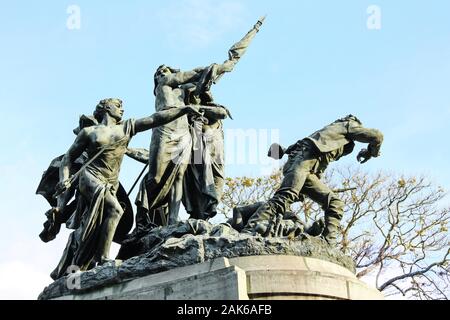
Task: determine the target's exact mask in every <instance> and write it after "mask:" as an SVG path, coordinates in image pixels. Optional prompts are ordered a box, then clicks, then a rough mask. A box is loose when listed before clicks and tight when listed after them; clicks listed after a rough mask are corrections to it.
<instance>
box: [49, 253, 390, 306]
mask: <svg viewBox="0 0 450 320" xmlns="http://www.w3.org/2000/svg"><path fill="white" fill-rule="evenodd" d="M56 299H58V300H91V299H148V300H248V299H251V300H270V299H285V300H330V299H331V300H336V299H345V300H347V299H350V300H361V299H363V300H379V299H383V295H382V294H381V293H380V292H379V291H377V290H376V289H374V288H371V287H369V286H367V285H366V284H364V283H363V282H361V281H359V280H358V279H357V278H356V277H355V275H354V274H353V273H352V272H350V271H349V270H348V269H346V268H344V267H342V266H339V265H337V264H334V263H331V262H328V261H323V260H319V259H314V258H306V257H298V256H286V255H272V256H247V257H237V258H231V259H227V258H216V259H213V260H210V261H207V262H204V263H200V264H196V265H191V266H186V267H180V268H176V269H172V270H169V271H165V272H161V273H157V274H153V275H149V276H145V277H142V278H137V279H134V280H130V281H126V282H123V283H119V284H112V285H110V286H107V287H104V288H101V289H97V290H94V291H91V292H86V293H82V294H74V295H66V296H62V297H59V298H56Z"/></svg>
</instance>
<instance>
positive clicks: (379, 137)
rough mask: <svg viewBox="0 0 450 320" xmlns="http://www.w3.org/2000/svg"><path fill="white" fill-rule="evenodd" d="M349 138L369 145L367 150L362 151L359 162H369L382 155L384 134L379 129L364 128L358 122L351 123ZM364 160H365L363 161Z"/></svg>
mask: <svg viewBox="0 0 450 320" xmlns="http://www.w3.org/2000/svg"><path fill="white" fill-rule="evenodd" d="M348 138H349V139H351V140H354V141H358V142H361V143H368V144H369V145H368V146H367V149H363V150H361V152H360V153H359V154H358V157H357V158H358V161H359V162H361V163H365V162H367V161H368V160H369V159H370V158H372V157H378V156H379V155H380V148H381V144H382V143H383V134H382V133H381V131H379V130H377V129H368V128H364V127H363V126H362V125H360V124H359V123H358V122H356V121H350V123H349V126H348ZM362 158H363V159H362Z"/></svg>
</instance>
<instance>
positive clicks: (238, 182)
mask: <svg viewBox="0 0 450 320" xmlns="http://www.w3.org/2000/svg"><path fill="white" fill-rule="evenodd" d="M323 180H324V181H325V183H326V184H327V185H330V186H331V187H332V188H334V189H336V190H338V191H339V192H340V197H341V199H342V200H343V201H344V202H345V211H344V212H345V215H344V218H343V220H342V222H341V229H340V239H339V241H338V243H339V246H340V248H341V250H342V251H343V252H345V253H346V254H348V255H350V256H351V257H352V258H353V260H354V261H355V264H356V268H357V277H358V278H360V279H362V280H366V282H370V283H374V284H375V286H376V287H377V288H378V290H380V291H381V292H383V294H384V295H385V296H386V297H399V294H400V295H402V296H404V297H406V298H409V299H423V300H427V299H448V298H449V297H450V264H449V262H450V252H449V247H450V242H449V236H448V226H449V222H450V207H449V206H448V205H444V204H443V200H444V197H445V196H446V194H445V191H444V190H443V189H442V188H441V187H438V186H436V185H435V184H433V183H432V182H430V181H429V180H428V179H427V178H425V177H419V178H416V177H403V176H399V175H396V174H390V173H387V172H379V173H377V174H375V175H373V174H369V173H367V172H365V171H363V170H361V169H356V168H355V167H346V168H335V169H331V168H330V170H329V171H328V174H327V175H326V176H325V177H324V178H323ZM281 181H282V173H281V171H277V172H274V173H273V174H272V175H271V176H266V177H261V178H248V177H241V178H234V179H231V178H228V179H227V181H226V187H225V192H224V196H223V199H222V206H221V207H220V212H221V213H222V214H224V215H225V216H226V217H228V218H229V217H230V216H231V214H232V209H233V208H234V207H235V206H243V205H248V204H252V203H255V202H260V201H267V199H269V198H270V197H271V196H272V195H273V193H274V192H275V190H276V189H277V188H278V187H279V185H280V183H281ZM292 211H293V212H295V213H297V214H298V215H299V216H300V217H301V218H302V219H303V221H304V223H305V224H306V225H308V224H312V222H314V221H316V220H318V219H320V218H321V217H323V212H322V210H321V208H319V207H318V206H317V205H316V204H315V203H314V202H313V201H311V200H309V199H306V200H305V201H304V202H303V203H298V204H295V205H293V206H292Z"/></svg>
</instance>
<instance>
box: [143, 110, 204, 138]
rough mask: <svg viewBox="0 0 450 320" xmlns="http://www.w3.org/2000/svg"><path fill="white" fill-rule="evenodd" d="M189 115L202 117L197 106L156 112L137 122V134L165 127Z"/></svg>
mask: <svg viewBox="0 0 450 320" xmlns="http://www.w3.org/2000/svg"><path fill="white" fill-rule="evenodd" d="M189 113H190V114H195V115H198V116H201V114H200V113H199V112H198V108H197V107H195V106H185V107H181V108H172V109H168V110H164V111H160V112H156V113H154V114H153V115H151V116H150V117H146V118H142V119H138V120H136V123H135V128H136V133H137V132H142V131H146V130H149V129H152V128H155V127H159V126H162V125H165V124H167V123H169V122H172V121H173V120H176V119H178V118H180V117H182V116H184V115H186V114H189Z"/></svg>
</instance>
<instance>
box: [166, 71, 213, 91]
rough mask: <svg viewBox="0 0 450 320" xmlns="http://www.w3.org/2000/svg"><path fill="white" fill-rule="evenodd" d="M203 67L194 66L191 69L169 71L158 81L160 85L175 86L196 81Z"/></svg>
mask: <svg viewBox="0 0 450 320" xmlns="http://www.w3.org/2000/svg"><path fill="white" fill-rule="evenodd" d="M203 70H204V68H195V69H194V70H192V71H180V72H177V73H171V74H168V75H166V76H164V77H162V78H161V79H160V80H159V82H160V84H161V85H167V86H171V87H176V86H179V85H182V84H185V83H189V82H197V81H198V79H199V78H200V76H201V74H202V72H203Z"/></svg>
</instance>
